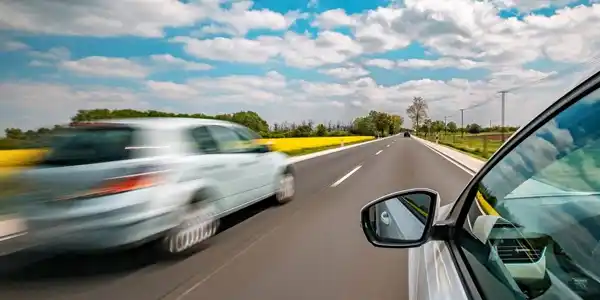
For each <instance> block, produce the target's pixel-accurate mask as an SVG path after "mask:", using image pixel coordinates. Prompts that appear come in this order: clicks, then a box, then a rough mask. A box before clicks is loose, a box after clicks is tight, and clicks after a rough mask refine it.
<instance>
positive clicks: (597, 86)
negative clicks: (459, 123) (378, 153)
mask: <svg viewBox="0 0 600 300" xmlns="http://www.w3.org/2000/svg"><path fill="white" fill-rule="evenodd" d="M599 113H600V72H598V73H596V74H595V75H593V76H592V77H591V78H589V79H587V80H586V81H585V82H583V83H582V84H580V85H579V86H577V87H575V88H574V89H573V90H572V91H570V92H568V93H567V94H566V95H565V96H563V97H562V98H560V99H559V100H558V101H557V102H556V103H554V104H553V105H552V106H550V107H549V108H548V109H547V110H545V111H544V112H542V113H541V114H540V115H539V116H538V117H536V118H535V119H534V120H533V121H532V122H530V123H529V124H527V125H526V126H523V127H521V129H520V130H519V131H517V132H516V133H515V134H514V135H513V136H511V138H510V139H509V140H507V141H506V143H505V144H504V145H503V146H502V147H501V148H500V149H499V150H498V151H497V152H496V153H495V154H494V155H493V156H492V157H491V158H490V159H489V161H488V162H487V163H486V164H485V165H484V166H483V167H482V168H481V169H480V170H479V172H478V173H477V174H475V176H474V177H473V178H472V179H471V181H470V182H469V184H468V185H467V186H466V188H465V190H464V191H463V192H462V193H461V194H460V196H459V197H458V199H456V200H455V199H451V200H455V201H452V202H451V203H450V204H447V205H445V206H442V207H440V198H439V195H438V193H437V192H436V191H433V190H430V189H424V188H417V189H410V190H404V191H400V192H395V193H392V194H389V195H386V196H383V197H381V198H379V199H377V200H374V201H372V202H371V203H369V204H367V205H366V206H364V207H363V209H362V210H361V224H362V228H363V232H364V234H365V236H366V238H367V239H368V240H369V242H371V243H372V244H373V245H374V246H376V247H384V248H411V249H410V250H409V253H408V263H409V270H408V271H409V273H408V277H409V279H408V281H409V283H408V284H409V299H416V300H438V299H453V300H463V299H464V300H466V299H488V300H517V299H538V300H544V299H600V264H598V261H599V260H600V201H599V200H600V199H599V197H600V196H599V195H600V181H599V180H598V178H600V168H599V167H598V166H600V155H599V153H600V151H599V149H600V123H599V122H598V119H597V118H598V114H599ZM456 163H457V164H458V163H459V162H456ZM429 171H431V172H437V171H438V170H429ZM419 223H420V224H419ZM365 259H368V258H367V257H365ZM379 263H380V262H379V261H378V262H377V264H379ZM384 272H385V270H384Z"/></svg>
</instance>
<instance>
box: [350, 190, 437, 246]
mask: <svg viewBox="0 0 600 300" xmlns="http://www.w3.org/2000/svg"><path fill="white" fill-rule="evenodd" d="M438 201H439V197H438V194H437V192H435V191H432V190H429V189H412V190H405V191H401V192H396V193H393V194H390V195H387V196H384V197H381V198H379V199H377V200H374V201H372V202H371V203H369V204H367V205H365V206H364V207H363V208H362V210H361V225H362V228H363V231H364V233H365V236H366V237H367V240H369V242H371V244H373V245H374V246H376V247H388V248H412V247H418V246H420V245H422V244H424V243H425V242H427V240H428V239H429V234H430V232H431V228H432V226H433V222H434V220H435V212H436V210H437V207H438Z"/></svg>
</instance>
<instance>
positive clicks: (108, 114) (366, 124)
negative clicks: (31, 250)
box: [0, 109, 404, 149]
mask: <svg viewBox="0 0 600 300" xmlns="http://www.w3.org/2000/svg"><path fill="white" fill-rule="evenodd" d="M147 117H153V118H199V119H217V120H225V121H230V122H234V123H238V124H241V125H244V126H246V127H248V128H250V129H252V130H254V131H256V132H257V133H258V134H260V135H261V136H262V137H263V138H290V137H326V136H351V135H367V136H380V137H381V136H387V135H390V134H396V133H399V132H400V131H401V130H403V129H402V124H403V121H404V120H403V118H402V117H401V116H399V115H393V114H388V113H385V112H378V111H370V112H369V113H368V114H367V115H366V116H362V117H358V118H356V119H354V120H353V121H352V122H348V123H343V122H335V123H333V122H328V123H327V124H324V123H319V124H315V123H314V122H313V121H310V120H308V121H302V122H298V123H296V122H282V123H273V124H272V125H270V124H269V123H268V122H267V121H266V120H265V119H263V118H262V117H261V116H260V115H259V114H258V113H256V112H253V111H240V112H236V113H231V114H218V115H207V114H202V113H196V114H181V113H168V112H161V111H156V110H148V111H139V110H133V109H120V110H109V109H92V110H79V111H78V112H77V114H75V115H74V116H73V117H71V119H70V123H69V125H71V124H73V123H77V122H88V121H95V120H106V119H126V118H147ZM65 127H67V125H54V126H53V127H42V128H38V129H36V130H22V129H20V128H7V129H5V130H4V133H5V138H3V139H0V149H16V148H38V147H46V146H47V145H48V144H49V142H50V138H51V136H52V133H54V132H56V131H58V130H61V129H64V128H65Z"/></svg>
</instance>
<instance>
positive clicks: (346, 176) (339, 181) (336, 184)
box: [331, 165, 362, 187]
mask: <svg viewBox="0 0 600 300" xmlns="http://www.w3.org/2000/svg"><path fill="white" fill-rule="evenodd" d="M361 167H362V165H359V166H358V167H356V168H354V169H353V170H352V171H350V172H349V173H348V174H346V175H344V177H342V178H340V179H339V180H338V181H336V182H334V183H333V184H332V185H331V187H336V186H338V185H340V183H342V182H343V181H344V180H346V179H348V177H350V176H352V174H354V172H356V171H358V169H360V168H361Z"/></svg>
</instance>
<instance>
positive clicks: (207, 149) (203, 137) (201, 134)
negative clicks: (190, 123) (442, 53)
mask: <svg viewBox="0 0 600 300" xmlns="http://www.w3.org/2000/svg"><path fill="white" fill-rule="evenodd" d="M191 133H192V138H193V139H194V142H195V144H196V147H197V149H198V151H200V152H202V153H206V154H215V153H218V152H219V147H218V145H217V142H216V141H215V139H214V138H213V137H212V135H211V134H210V132H209V131H208V129H207V128H206V127H205V126H202V127H198V128H194V129H192V132H191Z"/></svg>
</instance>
